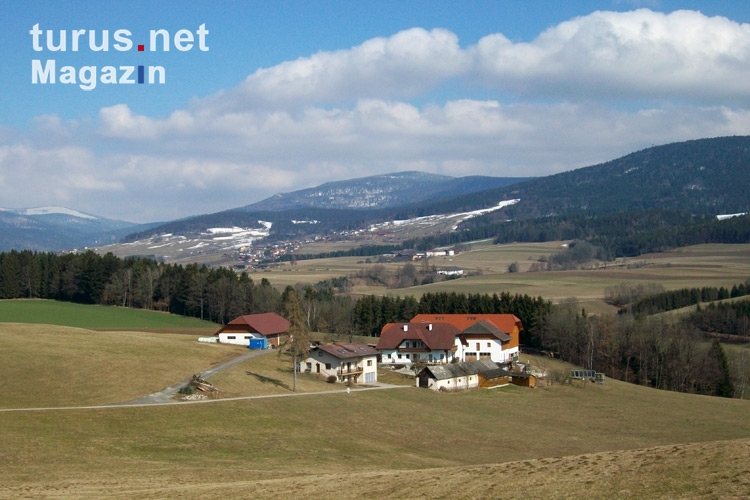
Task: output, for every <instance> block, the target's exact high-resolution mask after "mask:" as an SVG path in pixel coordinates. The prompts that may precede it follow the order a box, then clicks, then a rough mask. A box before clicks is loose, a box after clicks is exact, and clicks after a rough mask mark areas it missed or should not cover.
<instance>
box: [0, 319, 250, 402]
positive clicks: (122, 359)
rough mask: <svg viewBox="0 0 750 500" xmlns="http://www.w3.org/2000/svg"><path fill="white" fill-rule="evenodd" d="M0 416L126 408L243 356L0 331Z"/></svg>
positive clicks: (102, 335) (175, 345)
mask: <svg viewBox="0 0 750 500" xmlns="http://www.w3.org/2000/svg"><path fill="white" fill-rule="evenodd" d="M0 346H1V348H0V366H1V367H2V373H3V374H4V376H3V379H4V384H3V389H1V390H0V394H1V395H2V397H0V408H24V407H48V406H72V405H93V404H105V403H115V402H121V401H129V400H131V399H135V398H137V397H140V396H144V395H147V394H151V393H154V392H157V391H160V390H162V389H164V388H165V387H169V386H171V385H174V384H176V383H178V382H181V381H183V380H185V379H186V378H188V377H190V375H192V374H193V373H197V372H199V371H202V370H205V369H206V368H209V367H210V366H212V365H214V364H217V363H219V362H221V361H224V360H226V359H230V358H232V357H235V356H237V355H239V354H242V353H244V352H247V349H244V348H242V347H240V346H228V345H217V344H203V343H198V342H197V341H196V337H194V336H187V335H178V334H153V333H144V332H95V331H91V330H84V329H78V328H70V327H61V326H50V325H31V324H22V323H0Z"/></svg>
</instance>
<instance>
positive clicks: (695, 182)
mask: <svg viewBox="0 0 750 500" xmlns="http://www.w3.org/2000/svg"><path fill="white" fill-rule="evenodd" d="M512 198H519V199H520V200H521V201H520V203H518V204H516V205H513V206H511V207H509V208H508V209H506V210H505V211H504V213H503V214H499V216H501V217H505V218H514V219H517V218H532V217H542V216H549V215H561V214H566V213H575V212H578V213H580V212H583V213H587V214H588V215H594V216H596V215H604V214H610V213H615V212H623V211H630V212H633V211H639V210H648V209H655V208H656V209H664V210H673V211H677V212H681V213H685V214H691V215H692V214H697V215H718V214H732V213H739V212H748V211H750V137H748V136H741V137H719V138H714V139H700V140H694V141H688V142H680V143H674V144H667V145H664V146H656V147H652V148H648V149H644V150H642V151H638V152H636V153H632V154H629V155H627V156H623V157H622V158H618V159H616V160H612V161H609V162H606V163H602V164H600V165H594V166H591V167H586V168H580V169H577V170H572V171H569V172H563V173H560V174H556V175H551V176H548V177H541V178H537V179H533V180H530V181H528V182H525V183H521V184H517V185H513V186H508V187H504V188H497V189H491V190H488V191H483V192H482V193H477V194H474V195H472V196H471V197H465V198H463V199H456V200H454V202H455V203H456V205H458V206H467V205H471V204H476V203H487V204H489V203H492V202H494V203H497V200H499V199H512Z"/></svg>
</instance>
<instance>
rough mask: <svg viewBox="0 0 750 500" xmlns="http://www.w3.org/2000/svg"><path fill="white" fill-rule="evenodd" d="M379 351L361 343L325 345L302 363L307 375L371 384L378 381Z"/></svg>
mask: <svg viewBox="0 0 750 500" xmlns="http://www.w3.org/2000/svg"><path fill="white" fill-rule="evenodd" d="M377 359H378V351H377V350H376V349H374V348H373V347H370V346H368V345H366V344H360V343H356V342H355V343H349V344H325V345H319V346H316V347H314V348H313V349H312V350H310V355H309V356H308V358H307V359H306V360H304V361H303V362H302V363H300V367H299V369H300V370H301V369H302V367H303V366H304V370H305V372H307V373H315V374H320V375H321V376H324V377H329V376H335V377H336V379H337V381H339V382H350V383H354V384H358V383H360V382H364V383H365V384H370V383H373V382H377V381H378V364H377Z"/></svg>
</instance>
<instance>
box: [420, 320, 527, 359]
mask: <svg viewBox="0 0 750 500" xmlns="http://www.w3.org/2000/svg"><path fill="white" fill-rule="evenodd" d="M415 323H416V324H422V325H433V327H436V326H437V325H439V324H449V325H451V326H453V327H454V328H455V329H456V330H458V333H457V336H456V337H457V338H456V342H455V344H456V351H455V358H456V359H458V360H459V361H466V362H469V361H474V360H491V361H494V362H496V363H509V362H511V361H513V360H516V359H518V345H519V338H520V333H521V330H522V329H523V325H522V323H521V320H520V319H519V318H518V317H517V316H515V315H514V314H418V315H417V316H415V317H414V318H412V320H411V323H410V324H415Z"/></svg>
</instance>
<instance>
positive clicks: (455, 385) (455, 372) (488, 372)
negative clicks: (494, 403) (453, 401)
mask: <svg viewBox="0 0 750 500" xmlns="http://www.w3.org/2000/svg"><path fill="white" fill-rule="evenodd" d="M509 379H510V374H509V373H508V372H506V371H505V370H502V369H501V368H500V367H499V365H498V364H497V363H494V362H492V361H471V362H459V363H450V364H446V365H428V366H425V367H424V368H422V370H420V371H419V373H418V374H417V378H416V385H417V387H423V388H427V389H432V390H433V391H441V392H454V391H463V390H467V389H473V388H475V387H496V386H499V385H505V384H507V383H508V382H509Z"/></svg>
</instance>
